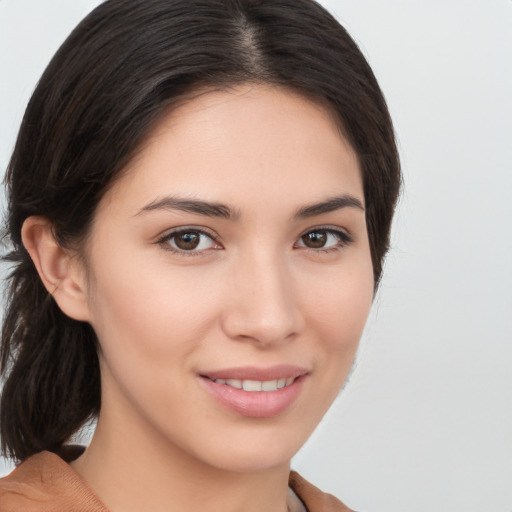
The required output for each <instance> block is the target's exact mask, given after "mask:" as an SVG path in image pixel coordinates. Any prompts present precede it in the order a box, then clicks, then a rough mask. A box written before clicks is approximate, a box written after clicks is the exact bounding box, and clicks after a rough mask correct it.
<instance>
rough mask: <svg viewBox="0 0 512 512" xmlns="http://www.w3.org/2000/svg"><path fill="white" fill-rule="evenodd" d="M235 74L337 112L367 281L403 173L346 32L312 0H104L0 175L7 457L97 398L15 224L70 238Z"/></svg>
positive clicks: (80, 327) (86, 346)
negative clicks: (356, 183) (161, 122)
mask: <svg viewBox="0 0 512 512" xmlns="http://www.w3.org/2000/svg"><path fill="white" fill-rule="evenodd" d="M248 81H250V82H257V83H267V84H273V85H276V86H284V87H287V88H290V89H292V90H295V91H297V92H299V93H300V94H303V95H306V96H307V97H309V98H313V99H316V100H318V101H319V102H322V103H323V104H326V105H328V107H329V108H330V109H331V110H332V112H333V113H334V114H335V115H336V116H337V118H338V119H339V121H340V126H342V127H343V132H344V134H345V135H346V136H347V138H348V139H349V141H350V143H351V144H352V145H353V147H354V149H355V151H356V152H357V154H358V156H359V160H360V165H361V170H362V176H363V185H364V194H365V203H366V222H367V228H368V234H369V240H370V250H371V256H372V261H373V269H374V278H375V286H377V284H378V282H379V279H380V275H381V271H382V261H383V257H384V255H385V253H386V251H387V249H388V243H389V231H390V225H391V219H392V216H393V211H394V207H395V203H396V200H397V195H398V191H399V185H400V166H399V160H398V155H397V150H396V145H395V140H394V133H393V127H392V124H391V120H390V117H389V114H388V110H387V107H386V103H385V101H384V98H383V95H382V93H381V91H380V89H379V86H378V84H377V81H376V79H375V77H374V75H373V73H372V71H371V69H370V67H369V65H368V63H367V62H366V60H365V58H364V57H363V55H362V54H361V52H360V51H359V49H358V47H357V45H356V44H355V43H354V41H353V40H352V39H351V37H350V36H349V35H348V34H347V32H346V31H345V29H344V28H343V27H341V26H340V24H339V23H338V22H337V21H336V20H335V19H334V18H333V17H332V16H331V15H330V14H329V13H328V12H327V11H326V10H325V9H324V8H322V7H321V6H320V5H318V4H317V3H315V2H314V1H313V0H107V1H106V2H104V3H102V4H101V5H100V6H99V7H97V8H96V9H95V10H94V11H93V12H92V13H91V14H89V16H87V17H86V18H85V19H84V20H83V21H82V22H81V23H80V24H79V25H78V27H77V28H76V29H75V30H74V31H73V32H72V33H71V35H70V36H69V37H68V39H67V40H66V41H65V42H64V44H63V45H62V46H61V48H60V49H59V51H58V52H57V54H56V55H55V56H54V58H53V60H52V61H51V62H50V64H49V66H48V67H47V69H46V71H45V72H44V74H43V76H42V78H41V80H40V82H39V84H38V86H37V88H36V90H35V92H34V94H33V96H32V98H31V100H30V102H29V104H28V107H27V110H26V113H25V116H24V118H23V122H22V125H21V128H20V132H19V136H18V139H17V142H16V146H15V149H14V152H13V155H12V158H11V161H10V163H9V167H8V171H7V175H6V185H7V193H8V216H7V222H6V238H7V239H8V242H9V243H10V244H11V245H12V250H11V252H10V253H9V254H8V255H7V256H6V257H5V259H6V260H7V261H9V262H10V264H11V269H12V272H11V275H10V278H9V279H10V288H9V289H8V291H7V310H6V314H5V319H4V325H3V331H2V345H1V352H0V364H1V372H2V374H3V375H4V377H6V380H5V384H4V389H3V394H2V400H1V409H0V435H1V439H2V441H1V447H2V451H3V453H4V454H5V455H7V456H11V457H13V458H15V459H17V460H23V459H25V458H27V457H28V456H30V455H32V454H34V453H36V452H39V451H41V450H51V451H58V450H59V448H61V446H62V445H63V443H65V442H66V441H67V440H69V438H70V436H71V435H72V434H73V433H74V432H76V431H77V429H79V428H80V426H81V425H83V424H84V423H85V422H86V421H87V420H88V419H90V418H92V417H94V416H95V415H97V414H98V412H99V409H100V399H101V389H100V372H99V365H98V357H97V352H96V343H97V339H96V336H95V333H94V331H93V329H92V328H91V326H90V325H89V324H87V323H83V322H78V321H75V320H72V319H70V318H68V317H67V316H65V315H64V314H63V313H62V312H61V311H60V309H59V308H58V306H57V305H56V303H55V302H54V300H53V299H52V297H51V296H50V295H49V294H48V293H47V292H46V290H45V288H44V287H43V284H42V282H41V280H40V279H39V276H38V274H37V272H36V269H35V267H34V265H33V263H32V261H31V259H30V257H29V255H28V253H27V251H26V250H25V249H24V247H23V244H22V241H21V227H22V225H23V222H24V221H25V219H27V217H29V216H31V215H42V216H45V217H47V218H48V219H49V221H50V222H51V223H52V225H53V229H54V233H55V237H56V239H57V241H58V242H59V243H60V244H61V245H62V246H64V247H70V246H74V245H75V246H76V244H77V242H79V241H80V240H83V239H84V237H85V235H86V234H87V232H88V229H89V228H90V225H91V221H92V219H93V216H94V213H95V209H96V207H97V205H98V202H99V201H100V199H101V197H102V195H103V194H104V193H105V191H106V189H107V187H108V186H109V185H111V184H112V182H113V180H114V179H115V178H116V176H119V173H120V172H121V171H122V170H123V168H124V167H125V166H126V164H127V163H128V162H129V160H130V158H132V157H133V154H134V152H135V151H136V150H137V148H138V147H140V145H141V143H142V142H143V141H144V138H145V137H146V136H147V135H148V132H149V130H150V129H151V128H152V127H153V126H154V125H155V123H156V121H157V120H158V119H159V117H161V116H162V114H163V113H164V112H166V111H168V109H169V107H170V106H171V105H172V104H173V103H175V102H176V100H177V99H178V98H180V97H183V95H186V94H187V93H189V92H190V91H191V90H192V89H194V88H196V87H203V86H210V87H213V88H228V87H230V86H232V85H236V84H239V83H243V82H248Z"/></svg>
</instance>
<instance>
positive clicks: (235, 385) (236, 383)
mask: <svg viewBox="0 0 512 512" xmlns="http://www.w3.org/2000/svg"><path fill="white" fill-rule="evenodd" d="M226 384H227V385H228V386H231V387H232V388H236V389H242V381H241V380H238V379H228V380H227V381H226Z"/></svg>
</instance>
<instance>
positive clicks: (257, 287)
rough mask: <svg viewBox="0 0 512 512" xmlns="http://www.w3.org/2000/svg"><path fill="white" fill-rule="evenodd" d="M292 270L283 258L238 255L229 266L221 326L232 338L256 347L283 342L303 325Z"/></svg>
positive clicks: (266, 255)
mask: <svg viewBox="0 0 512 512" xmlns="http://www.w3.org/2000/svg"><path fill="white" fill-rule="evenodd" d="M292 275H293V273H292V272H291V269H290V268H289V265H287V263H286V261H285V260H284V258H279V257H278V256H271V255H268V254H264V255H262V254H260V255H253V256H252V257H244V258H241V259H240V261H239V263H238V264H237V265H236V267H235V268H232V269H231V272H230V279H229V285H228V287H227V288H228V290H227V294H228V297H227V300H226V308H225V310H224V314H223V319H222V327H223V330H224V332H225V333H226V334H227V335H228V336H229V337H230V338H232V339H236V340H240V341H248V342H253V343H256V344H258V345H259V346H260V347H262V348H264V347H268V346H273V345H275V344H279V343H285V342H287V341H290V340H291V339H292V338H294V337H295V336H297V335H298V334H299V333H300V332H301V331H302V329H303V327H304V319H303V315H302V312H301V308H300V304H299V301H298V299H299V297H298V296H297V293H296V292H295V285H294V279H293V277H292Z"/></svg>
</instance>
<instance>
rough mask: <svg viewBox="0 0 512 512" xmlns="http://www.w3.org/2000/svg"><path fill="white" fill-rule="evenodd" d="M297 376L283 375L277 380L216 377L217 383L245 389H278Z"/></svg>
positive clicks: (290, 382) (287, 384)
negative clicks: (287, 376)
mask: <svg viewBox="0 0 512 512" xmlns="http://www.w3.org/2000/svg"><path fill="white" fill-rule="evenodd" d="M294 380H295V378H293V377H289V378H286V377H283V378H281V379H275V380H263V381H261V380H249V379H247V380H240V379H214V382H216V383H217V384H225V385H226V386H231V387H232V388H236V389H243V390H244V391H250V392H253V391H277V390H278V389H282V388H284V387H286V386H289V385H290V384H292V383H293V381H294Z"/></svg>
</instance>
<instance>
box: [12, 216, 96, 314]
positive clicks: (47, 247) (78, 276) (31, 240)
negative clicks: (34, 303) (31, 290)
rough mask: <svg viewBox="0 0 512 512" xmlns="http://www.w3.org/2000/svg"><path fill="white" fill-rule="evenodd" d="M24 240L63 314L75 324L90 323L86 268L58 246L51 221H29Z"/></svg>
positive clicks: (73, 254) (30, 219) (26, 225)
mask: <svg viewBox="0 0 512 512" xmlns="http://www.w3.org/2000/svg"><path fill="white" fill-rule="evenodd" d="M21 238H22V241H23V245H24V247H25V249H26V250H27V252H28V253H29V255H30V257H31V258H32V261H33V262H34V265H35V267H36V269H37V272H38V274H39V277H40V278H41V281H42V282H43V285H44V286H45V288H46V289H47V290H48V292H49V293H50V294H51V295H52V296H53V298H54V299H55V301H56V302H57V304H58V305H59V307H60V309H61V310H62V311H63V313H65V314H66V315H67V316H69V317H71V318H74V319H75V320H80V321H84V322H87V321H89V320H90V318H89V308H88V303H87V294H86V290H87V288H86V281H85V272H84V269H83V264H82V263H81V262H80V260H79V258H77V256H76V254H75V253H74V252H73V251H70V250H68V249H65V248H63V247H62V246H61V245H59V243H58V242H57V240H56V239H55V236H54V233H53V229H52V224H51V223H50V221H49V220H48V219H47V218H46V217H41V216H32V217H28V218H27V219H26V220H25V222H24V223H23V227H22V229H21Z"/></svg>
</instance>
